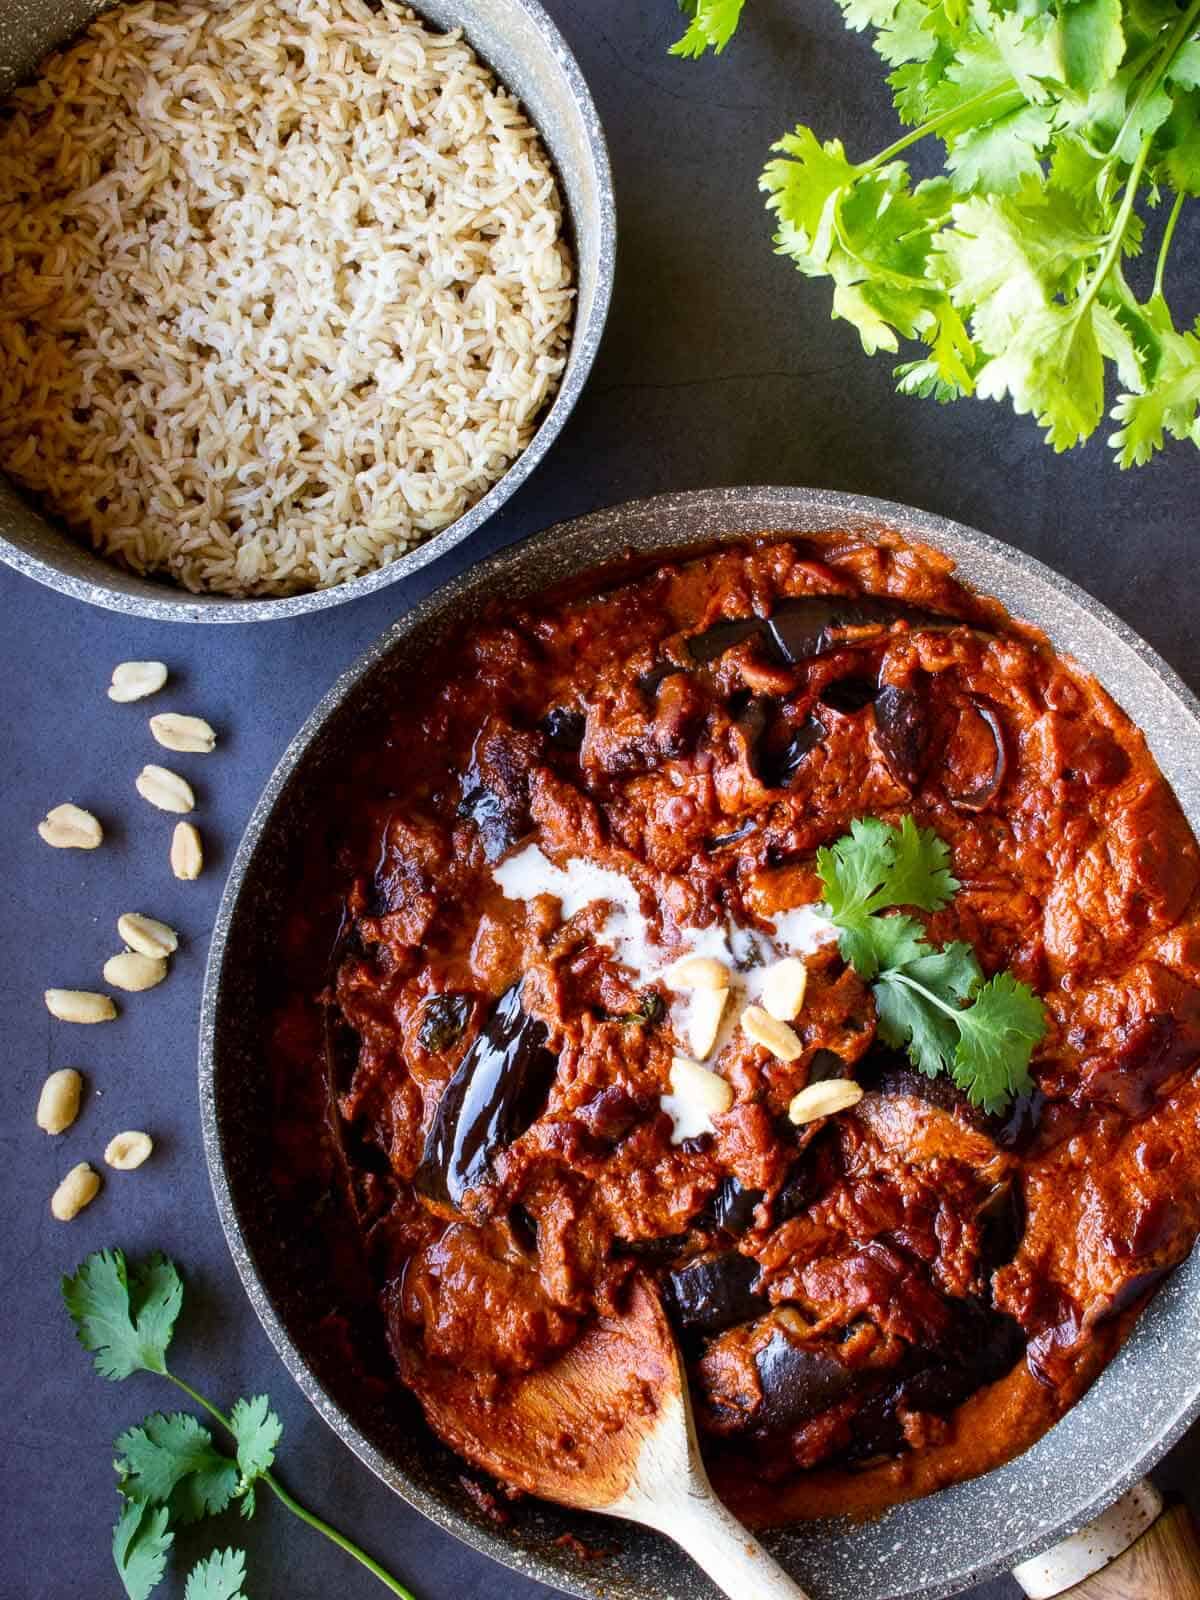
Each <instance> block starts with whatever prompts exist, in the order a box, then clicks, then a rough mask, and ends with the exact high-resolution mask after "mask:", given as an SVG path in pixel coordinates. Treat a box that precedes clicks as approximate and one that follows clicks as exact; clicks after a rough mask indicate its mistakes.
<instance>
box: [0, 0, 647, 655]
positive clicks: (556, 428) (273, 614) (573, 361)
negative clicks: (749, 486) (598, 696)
mask: <svg viewBox="0 0 1200 1600" xmlns="http://www.w3.org/2000/svg"><path fill="white" fill-rule="evenodd" d="M110 3H112V0H101V5H100V6H99V7H98V9H104V8H105V6H106V5H107V4H110ZM404 3H405V4H406V5H409V4H411V5H412V8H413V9H414V10H415V11H416V12H417V13H418V16H420V17H421V20H422V21H426V20H427V19H426V18H425V17H424V15H423V14H422V11H421V0H404ZM508 3H509V4H511V5H515V6H517V7H519V8H520V9H521V10H522V11H524V12H525V13H526V15H527V16H528V18H529V20H530V22H531V23H532V25H533V27H534V28H535V30H536V31H537V32H538V33H539V34H540V35H541V37H542V40H543V42H544V43H545V44H546V46H547V48H548V49H549V50H550V52H551V53H552V54H553V56H554V58H555V61H556V62H557V64H558V66H559V67H560V68H561V70H562V72H563V75H564V76H565V78H566V80H567V86H568V89H569V91H570V98H571V102H572V103H573V105H574V106H575V107H576V109H577V110H578V112H579V114H580V116H581V118H582V120H583V125H584V133H585V139H584V145H585V147H586V150H587V152H588V156H589V158H590V160H591V162H592V164H593V167H594V170H595V179H596V194H597V218H598V223H599V230H598V236H597V241H596V252H595V273H596V284H595V292H594V294H593V296H592V300H591V304H590V306H589V308H588V312H587V316H586V318H585V320H584V321H583V323H582V324H580V323H579V322H578V321H576V322H574V323H573V324H572V330H571V343H570V348H569V350H568V354H567V365H566V367H565V368H564V371H563V375H562V379H561V381H560V383H559V386H558V388H557V389H556V390H555V393H554V396H553V399H552V400H551V402H550V405H549V408H548V409H547V411H546V413H545V415H544V416H543V417H542V420H541V422H540V423H539V424H538V427H537V431H536V432H535V433H534V435H533V438H532V439H530V441H529V443H528V444H527V445H526V446H525V448H524V450H522V451H521V453H520V455H519V456H517V458H516V460H515V461H513V463H512V464H511V466H509V467H508V469H507V470H506V471H505V473H504V474H503V476H502V477H500V478H498V479H497V480H496V482H495V483H494V484H493V485H492V486H491V488H490V489H489V490H488V491H487V493H486V494H484V495H482V496H481V497H480V498H479V499H478V500H476V501H475V503H474V504H473V505H471V506H468V507H467V509H466V511H464V512H463V514H462V516H461V517H457V518H456V519H455V520H454V521H453V522H451V523H450V524H449V525H448V526H447V527H445V528H441V529H439V530H438V531H437V532H436V533H433V534H430V535H429V537H428V538H426V539H423V540H422V541H421V543H420V544H418V545H417V546H415V548H413V549H412V550H408V551H406V552H405V553H404V554H403V555H400V556H397V557H396V558H395V560H393V561H390V562H388V563H387V565H386V566H382V567H375V568H373V569H372V570H371V571H370V572H365V573H363V574H362V575H361V577H358V578H351V579H350V580H349V582H347V583H341V584H335V585H334V586H332V587H331V588H325V589H306V590H304V591H303V592H301V593H300V594H294V595H280V596H278V597H276V598H270V597H267V598H260V599H248V600H243V599H239V598H238V597H237V596H236V595H221V594H213V595H204V596H196V595H192V594H190V593H189V592H188V591H187V590H186V589H183V588H180V587H178V586H177V585H175V584H174V583H172V582H167V581H164V580H162V579H160V578H157V577H156V576H155V575H154V574H145V575H143V574H140V573H132V574H126V573H125V572H124V569H123V568H121V567H118V566H116V565H115V564H114V563H107V564H108V565H111V566H112V567H113V571H114V573H116V574H117V575H119V576H129V577H134V578H138V579H140V580H141V581H142V582H144V583H146V584H158V583H161V584H162V590H163V595H162V598H159V596H158V595H157V594H153V595H151V594H141V593H127V592H126V591H124V590H121V589H116V588H114V587H112V586H111V584H109V583H108V582H104V581H101V580H100V579H98V578H88V577H82V576H79V575H77V574H74V573H70V572H64V571H62V570H61V569H60V568H59V567H58V566H57V565H55V563H54V562H53V561H52V560H48V559H47V558H46V557H45V556H42V555H37V554H35V553H34V552H33V551H32V550H26V549H24V548H22V547H21V546H20V545H18V544H16V543H14V542H13V541H12V540H11V539H9V538H8V537H7V536H6V535H5V534H3V533H0V562H3V563H4V564H5V565H6V566H8V567H11V568H12V569H13V570H14V571H16V572H19V573H21V574H22V575H23V576H24V577H27V578H32V579H33V580H34V581H35V582H37V583H41V584H44V585H45V586H46V587H47V588H49V589H55V590H57V591H58V593H60V594H65V595H69V596H70V597H71V598H72V599H74V600H82V601H84V602H86V603H87V604H89V605H94V606H99V607H101V608H103V609H104V610H107V611H118V612H121V613H122V614H123V615H125V616H136V617H145V618H147V619H148V620H150V621H154V622H204V623H244V622H283V621H288V620H290V619H291V618H294V617H300V616H307V615H308V614H309V613H311V612H319V611H327V610H329V609H330V608H331V607H332V606H339V605H343V604H345V603H346V602H347V601H349V600H357V599H359V598H360V597H361V596H364V595H369V594H374V593H375V592H376V591H377V590H379V589H382V588H384V587H386V586H387V585H388V584H390V583H396V582H398V581H399V580H400V579H401V578H408V577H411V576H412V575H413V574H414V573H417V572H420V571H421V569H422V568H423V567H427V566H429V565H430V563H431V562H433V561H437V560H438V559H439V558H440V557H442V556H443V555H445V554H447V552H448V551H450V550H453V549H454V548H455V546H456V545H460V544H462V543H463V542H464V540H466V539H468V538H470V536H471V535H472V534H473V533H475V532H477V530H478V529H479V528H481V527H482V526H483V524H484V523H485V522H487V521H488V520H489V518H491V517H492V516H493V515H494V514H495V513H496V512H497V511H499V509H500V508H501V506H503V505H504V504H505V502H506V501H508V500H509V499H511V497H512V496H513V495H514V494H515V493H516V491H517V490H518V489H519V488H520V487H521V485H522V484H523V483H524V482H525V480H526V479H527V478H528V477H529V476H530V474H531V473H532V472H533V470H534V469H535V467H537V466H538V465H540V463H541V462H542V460H543V459H544V458H545V456H546V454H547V452H548V451H549V449H550V447H551V445H553V444H554V442H555V440H556V439H557V438H558V436H559V434H560V433H561V432H562V430H563V428H564V426H565V425H566V422H567V419H568V417H569V416H570V414H571V412H572V411H573V410H574V408H575V405H576V403H577V401H578V400H579V397H580V395H581V394H582V392H583V389H584V387H585V385H586V383H587V380H588V378H589V377H590V375H591V371H592V368H593V366H594V365H595V361H596V355H597V353H598V351H599V348H600V341H601V339H602V337H603V334H604V328H605V324H606V322H607V320H608V314H609V311H610V309H611V306H612V297H613V286H614V281H615V277H616V250H617V212H616V196H615V192H614V189H613V175H612V162H611V160H610V158H609V153H608V141H607V139H606V137H605V133H604V128H603V125H602V124H601V121H600V114H599V112H598V111H597V109H596V103H595V100H594V99H593V96H592V91H591V89H590V88H589V86H588V82H587V79H586V78H585V77H584V75H583V69H582V67H581V66H580V65H579V62H578V60H577V58H576V56H575V53H574V52H573V51H572V49H571V48H570V46H569V45H568V44H567V41H566V39H565V38H564V37H563V35H562V32H561V30H560V29H559V27H558V25H557V23H556V22H555V21H554V20H553V18H552V17H551V16H550V14H549V12H547V11H546V9H545V7H544V6H543V5H542V4H541V0H508ZM429 25H430V26H436V25H435V24H432V23H431V24H429ZM472 48H473V49H474V48H475V47H474V46H473V45H472ZM480 59H481V60H482V61H483V64H484V65H485V66H486V67H488V68H489V70H491V71H492V72H493V74H494V75H495V76H496V78H497V79H498V80H499V81H500V82H501V83H502V84H503V83H504V79H503V78H502V77H501V75H500V74H499V72H497V71H496V69H495V68H494V67H492V66H491V63H490V62H489V61H488V60H487V58H486V57H485V56H482V55H481V56H480ZM505 87H507V85H505ZM522 108H523V109H525V111H526V115H530V114H529V112H528V108H527V107H526V106H525V104H524V101H523V100H522ZM530 120H531V121H533V118H532V116H530ZM533 125H534V128H535V130H536V131H537V133H538V135H539V137H540V138H542V140H543V142H544V141H545V135H544V134H543V133H542V130H541V127H540V126H539V124H538V123H537V122H536V121H533ZM547 148H548V147H547ZM550 157H551V162H552V164H553V165H554V167H555V171H556V176H558V178H559V187H560V189H563V184H562V179H561V174H559V173H558V163H557V161H556V160H555V159H554V153H553V151H550ZM563 205H564V209H565V211H566V214H567V218H568V221H571V220H572V219H571V213H570V206H569V201H568V198H567V196H566V194H565V191H564V193H563ZM575 276H576V285H577V286H578V279H579V269H578V263H576V273H575ZM576 304H577V306H578V301H577V302H576ZM8 482H9V484H10V487H11V489H12V492H13V493H14V494H16V495H17V496H18V497H21V495H22V491H21V490H19V489H18V488H17V486H16V485H15V484H12V483H11V480H8ZM31 511H32V514H33V515H34V516H37V517H39V518H41V520H42V521H43V522H45V523H46V525H47V526H48V527H49V528H50V529H51V531H52V532H55V533H58V532H60V530H59V529H58V528H57V527H56V525H55V524H54V523H53V522H51V521H50V519H49V518H48V517H45V516H44V515H43V514H42V513H41V512H40V511H38V510H37V508H36V507H32V508H31ZM62 537H64V538H66V537H67V535H65V534H63V535H62ZM80 549H81V551H82V552H83V553H84V554H85V555H87V556H91V557H93V558H94V559H95V560H96V561H98V562H104V561H105V559H106V558H105V557H103V556H101V555H100V554H99V553H98V552H97V551H94V550H92V549H91V548H90V547H88V546H86V545H80Z"/></svg>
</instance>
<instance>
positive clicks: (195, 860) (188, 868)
mask: <svg viewBox="0 0 1200 1600" xmlns="http://www.w3.org/2000/svg"><path fill="white" fill-rule="evenodd" d="M203 866H204V847H203V845H202V844H201V843H200V830H199V829H198V828H196V827H195V826H194V824H192V823H190V822H177V823H176V824H175V832H174V835H173V836H172V839H171V871H172V872H173V873H174V874H175V876H176V877H177V878H182V879H183V880H184V881H185V882H190V881H191V879H193V878H198V877H199V876H200V872H201V869H202V868H203Z"/></svg>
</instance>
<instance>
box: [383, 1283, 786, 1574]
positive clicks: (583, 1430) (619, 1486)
mask: <svg viewBox="0 0 1200 1600" xmlns="http://www.w3.org/2000/svg"><path fill="white" fill-rule="evenodd" d="M404 1365H405V1366H406V1368H408V1369H409V1370H408V1371H407V1372H406V1377H408V1378H409V1380H410V1381H411V1382H412V1385H413V1387H414V1388H415V1389H416V1391H417V1393H418V1395H419V1396H420V1398H421V1401H422V1404H423V1405H424V1407H425V1410H426V1413H427V1415H428V1417H429V1420H430V1422H431V1423H432V1425H433V1427H434V1428H435V1429H436V1430H437V1432H438V1433H440V1434H441V1436H442V1437H443V1438H444V1439H445V1440H446V1441H447V1443H449V1444H451V1445H452V1446H453V1447H454V1448H455V1449H456V1450H457V1451H458V1452H459V1453H460V1454H461V1455H464V1456H466V1457H467V1458H468V1459H469V1460H471V1461H473V1462H475V1463H476V1464H477V1465H478V1466H481V1467H483V1468H484V1469H485V1470H486V1471H488V1472H491V1473H494V1474H495V1475H496V1476H497V1477H500V1478H503V1479H504V1480H505V1481H506V1482H508V1483H513V1484H516V1485H517V1486H518V1487H519V1488H522V1489H525V1490H527V1491H528V1493H530V1494H533V1495H537V1496H539V1497H540V1498H541V1499H544V1500H557V1501H558V1502H559V1503H560V1504H561V1505H565V1506H572V1507H574V1508H575V1509H576V1510H579V1511H601V1512H603V1513H604V1514H605V1515H606V1516H612V1517H625V1518H627V1519H628V1520H629V1521H630V1522H640V1523H643V1524H645V1526H646V1527H648V1528H655V1529H657V1530H658V1532H659V1533H665V1534H666V1536H667V1538H668V1539H673V1540H674V1541H675V1543H676V1544H677V1545H679V1546H680V1547H681V1548H682V1549H683V1550H685V1551H686V1552H687V1554H688V1555H689V1556H691V1558H692V1560H693V1561H695V1562H696V1563H697V1564H698V1565H699V1566H701V1567H703V1569H704V1571H705V1572H707V1574H708V1576H709V1577H710V1578H711V1579H712V1580H713V1582H714V1583H715V1584H716V1585H717V1587H718V1588H719V1589H721V1590H723V1591H724V1593H725V1594H727V1595H729V1596H731V1597H732V1600H807V1597H806V1596H805V1594H804V1591H803V1590H802V1589H800V1588H799V1587H798V1586H797V1585H796V1584H794V1583H793V1582H792V1580H791V1579H790V1578H789V1577H788V1576H787V1574H786V1573H785V1572H784V1571H783V1569H782V1568H781V1567H780V1566H779V1565H778V1563H777V1562H775V1561H774V1560H772V1558H771V1557H770V1556H769V1555H768V1554H767V1552H766V1551H765V1550H764V1549H763V1547H762V1545H760V1544H759V1542H758V1540H757V1539H755V1538H754V1537H753V1536H752V1535H751V1534H750V1533H749V1532H748V1531H747V1530H746V1528H744V1527H743V1526H742V1524H741V1523H740V1522H739V1521H738V1520H737V1518H736V1517H734V1516H732V1515H731V1514H730V1513H729V1512H728V1511H726V1509H725V1507H724V1506H723V1505H722V1504H721V1502H720V1501H719V1500H718V1499H717V1497H716V1495H715V1494H714V1493H713V1491H712V1486H711V1484H710V1483H709V1481H708V1475H707V1473H706V1472H705V1470H704V1466H703V1463H702V1462H701V1460H700V1449H699V1446H698V1444H697V1442H696V1429H695V1425H694V1423H693V1421H692V1411H691V1405H690V1402H689V1399H688V1386H687V1378H686V1376H685V1374H684V1371H683V1366H682V1363H681V1361H680V1358H679V1351H678V1349H677V1347H676V1344H675V1338H674V1335H673V1334H672V1332H671V1328H670V1324H669V1323H668V1322H667V1319H666V1317H665V1316H664V1314H663V1309H662V1306H661V1304H660V1302H659V1299H658V1296H657V1294H656V1293H655V1292H654V1290H653V1288H652V1287H651V1286H650V1285H649V1284H648V1283H646V1282H645V1281H644V1280H643V1279H640V1278H639V1279H635V1280H634V1282H633V1284H632V1286H631V1292H630V1296H629V1304H628V1308H627V1310H626V1312H625V1314H624V1315H623V1316H622V1317H620V1318H619V1319H611V1320H604V1319H601V1320H600V1321H597V1322H595V1323H593V1324H592V1326H591V1327H590V1328H588V1329H587V1331H586V1332H584V1333H583V1334H582V1335H581V1336H580V1338H578V1339H577V1340H576V1341H575V1343H574V1344H573V1345H572V1346H571V1348H570V1349H569V1350H568V1351H567V1352H566V1354H565V1355H563V1356H562V1357H561V1358H560V1359H559V1360H558V1361H556V1362H554V1363H553V1364H552V1365H550V1366H548V1367H543V1368H541V1369H540V1370H539V1371H537V1372H533V1373H529V1374H527V1375H524V1376H522V1377H518V1378H515V1379H513V1380H510V1382H509V1383H508V1384H507V1385H506V1386H505V1389H504V1396H503V1400H502V1401H499V1402H497V1403H496V1405H495V1406H494V1407H489V1408H487V1409H486V1410H485V1411H484V1413H483V1414H481V1412H480V1408H479V1404H478V1400H477V1399H474V1398H473V1397H472V1399H471V1400H468V1398H467V1395H468V1388H467V1385H466V1383H465V1382H464V1376H463V1375H462V1374H461V1373H457V1372H454V1371H453V1370H451V1369H448V1368H445V1367H441V1366H438V1367H436V1368H435V1367H434V1366H432V1365H426V1364H425V1363H424V1362H423V1361H421V1359H420V1357H419V1356H418V1355H416V1354H415V1353H414V1352H410V1353H408V1355H407V1357H406V1358H405V1359H404ZM473 1421H474V1422H475V1423H476V1425H477V1426H478V1428H479V1432H480V1433H484V1434H486V1436H487V1437H486V1441H485V1440H483V1439H481V1438H480V1437H479V1436H478V1434H477V1433H476V1432H475V1431H474V1430H473V1429H472V1428H471V1423H472V1422H473Z"/></svg>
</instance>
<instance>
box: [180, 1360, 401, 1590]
mask: <svg viewBox="0 0 1200 1600" xmlns="http://www.w3.org/2000/svg"><path fill="white" fill-rule="evenodd" d="M163 1376H164V1377H165V1378H169V1379H170V1381H171V1382H172V1383H173V1384H174V1385H175V1387H176V1388H177V1389H182V1390H183V1392H184V1394H186V1395H187V1396H188V1398H189V1399H190V1400H193V1401H194V1402H195V1403H196V1405H198V1406H199V1407H200V1408H201V1410H203V1411H207V1412H208V1414H209V1416H210V1417H212V1418H214V1419H215V1420H216V1421H217V1422H219V1423H220V1424H221V1426H222V1427H223V1428H224V1429H225V1431H226V1433H229V1434H233V1432H234V1429H233V1424H232V1423H231V1422H230V1420H229V1418H228V1417H227V1416H226V1415H225V1414H224V1412H222V1411H218V1410H217V1408H216V1406H214V1405H213V1404H212V1402H211V1401H209V1400H206V1399H205V1398H204V1396H203V1395H202V1394H200V1393H199V1392H198V1391H197V1390H196V1389H193V1388H192V1386H191V1384H190V1383H185V1382H184V1380H183V1379H182V1378H179V1377H176V1375H175V1373H173V1372H164V1373H163ZM235 1437H236V1435H235ZM258 1481H259V1482H260V1483H265V1484H266V1486H267V1488H268V1489H270V1491H271V1493H272V1494H273V1495H274V1496H275V1498H276V1499H277V1500H279V1501H280V1502H281V1503H282V1504H283V1505H285V1506H286V1507H287V1509H288V1510H289V1511H290V1512H291V1513H292V1514H293V1515H294V1516H297V1517H299V1518H300V1521H301V1522H306V1523H307V1524H308V1526H309V1527H310V1528H315V1529H316V1530H317V1532H318V1533H322V1534H324V1535H325V1537H326V1538H327V1539H329V1540H330V1541H331V1542H332V1543H333V1544H335V1545H337V1547H338V1549H339V1550H344V1551H345V1552H346V1554H347V1555H348V1556H353V1557H354V1559H355V1561H357V1562H358V1564H359V1565H360V1566H362V1567H365V1568H366V1569H367V1571H368V1572H369V1573H371V1575H372V1576H373V1577H376V1578H378V1579H379V1581H380V1583H382V1584H383V1586H384V1588H385V1589H389V1590H390V1591H391V1592H392V1594H394V1595H398V1596H399V1597H400V1600H415V1597H414V1595H413V1593H412V1591H411V1590H410V1589H406V1588H405V1587H404V1585H403V1584H402V1583H401V1582H400V1581H399V1580H398V1579H396V1578H393V1577H392V1575H391V1573H390V1572H388V1571H386V1570H385V1568H383V1567H381V1566H380V1565H379V1563H378V1561H375V1560H374V1559H373V1558H372V1557H371V1556H369V1555H368V1554H367V1552H366V1551H365V1550H363V1549H361V1548H360V1547H359V1546H358V1545H356V1544H355V1543H354V1541H353V1539H348V1538H346V1536H345V1534H342V1533H339V1532H338V1530H337V1529H336V1528H332V1527H330V1525H329V1523H328V1522H326V1521H324V1519H323V1518H321V1517H318V1516H317V1515H316V1513H315V1512H312V1511H309V1510H308V1509H307V1508H306V1507H304V1506H302V1505H301V1504H300V1502H299V1500H297V1499H296V1498H295V1496H294V1495H291V1494H289V1493H288V1491H287V1490H286V1489H285V1488H284V1487H283V1485H282V1484H281V1483H280V1481H279V1479H278V1478H277V1477H276V1476H275V1474H274V1473H273V1472H264V1473H262V1474H261V1476H260V1478H259V1479H258Z"/></svg>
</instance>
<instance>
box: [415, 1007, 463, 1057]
mask: <svg viewBox="0 0 1200 1600" xmlns="http://www.w3.org/2000/svg"><path fill="white" fill-rule="evenodd" d="M474 1009H475V996H474V995H473V994H463V993H447V994H435V995H431V996H430V997H429V999H428V1000H426V1002H425V1004H424V1005H423V1006H422V1007H421V1026H420V1027H419V1028H418V1029H417V1038H418V1040H419V1041H420V1044H421V1048H422V1050H428V1051H429V1053H430V1055H438V1054H440V1053H441V1052H442V1051H444V1050H452V1049H453V1048H454V1046H455V1045H456V1044H457V1043H458V1041H459V1040H460V1039H461V1038H462V1036H463V1034H464V1033H465V1032H466V1028H467V1023H468V1022H470V1020H471V1012H472V1011H473V1010H474Z"/></svg>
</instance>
